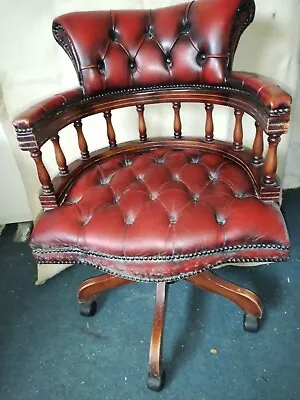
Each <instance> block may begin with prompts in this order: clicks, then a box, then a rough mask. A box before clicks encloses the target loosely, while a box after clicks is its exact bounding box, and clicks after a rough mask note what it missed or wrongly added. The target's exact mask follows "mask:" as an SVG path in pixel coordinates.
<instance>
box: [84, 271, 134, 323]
mask: <svg viewBox="0 0 300 400" xmlns="http://www.w3.org/2000/svg"><path fill="white" fill-rule="evenodd" d="M133 282H134V281H130V280H128V279H124V278H121V277H119V276H114V275H109V274H105V275H100V276H96V277H94V278H90V279H87V280H86V281H84V282H82V284H81V285H80V286H79V289H78V295H77V296H78V301H79V304H80V314H81V315H83V316H85V317H90V316H92V315H94V314H95V312H96V309H97V304H96V301H95V298H96V296H98V295H99V294H100V293H102V292H105V291H106V290H109V289H113V288H115V287H118V286H123V285H127V284H129V283H133Z"/></svg>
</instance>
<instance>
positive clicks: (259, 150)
mask: <svg viewBox="0 0 300 400" xmlns="http://www.w3.org/2000/svg"><path fill="white" fill-rule="evenodd" d="M255 126H256V135H255V139H254V142H253V147H252V164H254V165H260V164H261V163H262V162H263V151H264V138H263V134H264V132H263V129H262V127H261V126H260V125H259V123H258V122H255Z"/></svg>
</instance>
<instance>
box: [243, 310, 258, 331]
mask: <svg viewBox="0 0 300 400" xmlns="http://www.w3.org/2000/svg"><path fill="white" fill-rule="evenodd" d="M243 326H244V330H245V331H246V332H257V331H258V328H259V318H257V317H254V316H253V315H249V314H248V315H247V314H245V315H244V323H243Z"/></svg>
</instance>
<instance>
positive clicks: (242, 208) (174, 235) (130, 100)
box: [13, 0, 291, 391]
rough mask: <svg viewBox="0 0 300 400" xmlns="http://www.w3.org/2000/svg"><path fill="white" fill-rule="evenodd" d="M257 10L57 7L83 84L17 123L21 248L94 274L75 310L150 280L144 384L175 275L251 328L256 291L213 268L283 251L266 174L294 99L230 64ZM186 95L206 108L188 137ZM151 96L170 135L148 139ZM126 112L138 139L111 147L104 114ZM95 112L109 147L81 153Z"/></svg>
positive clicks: (276, 256)
mask: <svg viewBox="0 0 300 400" xmlns="http://www.w3.org/2000/svg"><path fill="white" fill-rule="evenodd" d="M254 13H255V4H254V1H253V0H196V1H192V2H190V3H185V4H180V5H175V6H170V7H165V8H160V9H155V10H122V11H92V12H74V13H69V14H65V15H62V16H60V17H58V18H56V19H55V20H54V22H53V34H54V38H55V40H56V41H57V42H58V44H59V45H60V46H61V47H62V48H63V49H64V50H65V52H66V53H67V55H68V56H69V58H70V59H71V61H72V63H73V65H74V67H75V69H76V72H77V76H78V80H79V86H78V87H76V88H74V89H71V90H68V91H65V92H62V93H60V94H56V95H54V96H53V97H51V98H49V99H46V100H44V101H41V102H40V103H38V104H36V105H34V106H33V107H31V108H29V109H28V110H27V111H25V112H24V113H22V114H20V115H19V116H18V117H16V119H15V121H14V123H13V124H14V127H15V131H16V134H17V138H18V140H19V144H20V147H21V149H22V150H25V151H29V153H30V155H31V157H32V158H33V160H34V162H35V164H36V167H37V173H38V177H39V180H40V182H41V186H42V189H41V192H40V195H39V199H40V202H41V205H42V208H43V210H44V212H43V214H42V215H41V216H40V217H39V219H38V220H37V222H36V224H35V227H34V229H33V232H32V235H31V242H30V244H31V247H32V251H33V256H34V258H35V260H36V262H37V263H40V264H42V263H47V264H49V263H55V264H58V263H59V264H63V263H66V264H75V263H76V264H78V263H80V264H87V265H91V266H93V267H95V268H97V269H98V270H99V276H97V277H93V278H91V279H88V280H86V281H85V282H83V283H82V284H81V286H80V287H79V291H78V300H79V303H80V307H81V314H83V315H86V316H91V315H93V314H94V313H95V311H96V302H95V299H96V296H98V295H99V294H100V293H102V292H104V291H106V290H109V289H112V288H116V287H118V286H122V285H127V284H129V283H133V282H136V281H140V282H146V283H155V284H156V304H155V315H154V323H153V331H152V336H151V343H150V356H149V374H148V387H149V389H152V390H156V391H158V390H160V389H161V388H162V386H163V382H164V372H163V368H162V363H161V359H162V357H161V346H162V333H163V322H164V309H165V301H166V289H167V286H168V284H170V283H173V282H176V281H178V280H181V279H185V280H186V281H188V282H190V283H191V284H193V285H195V286H197V287H198V288H200V289H203V290H205V291H209V292H213V293H216V294H219V295H221V296H223V297H225V298H228V299H229V300H231V301H233V302H234V303H236V304H237V305H238V306H239V307H240V308H241V309H242V311H243V313H244V323H243V324H244V328H245V330H247V331H257V330H258V322H259V320H260V319H261V318H262V315H263V310H262V304H261V301H260V300H259V298H258V297H257V295H256V294H254V293H253V292H251V291H249V290H247V289H244V288H241V287H238V286H237V285H235V284H233V283H230V282H227V281H225V280H224V279H221V278H220V277H218V276H217V275H216V274H215V272H214V271H215V269H217V268H220V267H221V266H224V265H228V264H230V265H235V264H236V265H240V264H243V263H244V264H246V265H247V263H249V265H253V264H257V263H270V262H277V261H283V260H286V259H287V258H288V256H289V245H290V242H289V237H288V233H287V229H286V226H285V222H284V219H283V217H282V214H281V211H280V203H281V187H280V184H279V182H278V179H277V177H276V169H277V146H278V144H279V142H280V138H281V135H284V134H286V132H287V129H288V123H289V118H290V105H291V97H290V96H289V94H287V93H286V92H285V91H283V90H282V89H281V88H280V87H279V86H277V85H276V84H274V83H272V82H271V81H270V80H267V79H265V78H263V77H261V76H258V75H254V74H251V73H246V72H232V64H233V59H234V54H235V50H236V48H237V45H238V42H239V39H240V36H241V34H242V33H243V31H244V30H245V29H246V28H247V26H248V25H249V24H250V23H251V22H252V20H253V18H254ZM253 56H254V54H253ZM183 102H194V103H203V104H204V107H205V110H206V113H205V114H204V115H205V116H206V117H205V118H206V121H205V122H204V121H203V122H204V123H203V128H202V127H200V125H199V129H197V131H196V132H190V134H193V136H183V135H182V124H181V115H180V107H181V103H183ZM154 103H171V104H172V106H173V110H174V126H173V131H174V135H173V133H172V135H171V136H169V137H151V138H148V137H147V128H146V127H147V124H146V121H145V119H147V118H144V107H145V106H146V105H148V104H154ZM214 105H222V106H228V107H231V108H232V109H233V112H234V116H235V120H234V121H235V127H234V131H233V140H232V141H231V142H230V143H229V142H224V141H220V140H217V139H216V138H215V137H214V123H213V109H214ZM133 106H134V107H136V111H137V126H136V131H137V132H138V133H139V138H138V140H135V141H130V142H126V143H122V144H117V141H116V135H115V130H114V127H113V122H112V110H114V109H118V108H122V107H133ZM199 107H200V104H199ZM95 113H103V115H104V118H105V120H106V125H107V137H108V144H109V146H108V147H106V148H103V149H100V150H98V151H95V152H92V153H90V152H89V150H88V146H87V143H86V139H85V136H84V132H83V129H82V119H83V118H85V117H88V116H90V115H92V114H95ZM244 113H246V114H248V115H250V116H251V117H252V118H253V146H252V148H251V149H250V148H247V147H245V146H244V145H243V125H242V120H243V115H244ZM198 117H199V116H198V115H195V118H196V119H197V118H198ZM200 122H201V121H200V119H199V123H200ZM69 124H73V125H74V127H75V130H74V132H75V131H76V133H77V138H78V145H79V150H80V154H81V157H80V158H79V159H77V160H76V161H74V162H72V163H70V165H68V164H67V162H66V158H65V155H64V153H63V151H62V148H61V146H60V141H59V131H60V130H61V129H62V128H64V127H66V126H67V125H69ZM171 129H172V128H171V127H170V130H171ZM96 134H97V135H98V134H99V133H98V132H97V133H96ZM264 135H266V138H267V141H266V143H267V147H266V151H265V152H264ZM49 140H50V141H52V143H53V146H54V151H55V155H56V161H57V166H58V171H59V173H58V175H57V176H55V177H54V179H51V178H50V175H49V173H48V171H47V169H46V167H45V165H44V163H43V160H42V147H43V145H44V144H45V143H46V142H47V141H49ZM76 140H77V139H76ZM264 154H265V157H264ZM100 273H101V274H100Z"/></svg>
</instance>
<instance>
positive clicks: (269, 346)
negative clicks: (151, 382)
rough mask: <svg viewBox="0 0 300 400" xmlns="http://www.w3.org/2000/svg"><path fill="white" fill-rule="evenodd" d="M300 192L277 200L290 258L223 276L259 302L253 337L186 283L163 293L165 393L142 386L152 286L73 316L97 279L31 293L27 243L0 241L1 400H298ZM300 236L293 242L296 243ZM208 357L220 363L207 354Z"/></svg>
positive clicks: (76, 271)
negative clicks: (85, 286) (81, 294)
mask: <svg viewBox="0 0 300 400" xmlns="http://www.w3.org/2000/svg"><path fill="white" fill-rule="evenodd" d="M299 204H300V190H294V191H287V192H285V194H284V206H283V209H284V213H285V216H286V219H287V223H288V227H289V230H290V235H291V239H292V244H293V250H292V256H291V258H290V260H289V261H288V262H286V263H282V264H273V265H270V266H266V267H255V268H252V269H243V268H227V269H223V270H222V271H219V273H220V275H222V276H224V277H227V278H228V279H231V280H232V281H234V282H236V283H239V284H241V285H244V286H245V287H248V288H250V289H252V290H255V291H256V292H257V293H258V294H259V295H260V296H261V298H262V300H263V302H264V305H265V318H264V321H263V324H262V328H261V330H260V332H259V333H257V334H253V333H246V332H244V331H243V330H242V313H241V312H240V310H239V309H238V308H237V307H236V306H235V305H233V304H232V303H231V302H229V301H227V300H225V299H223V298H221V297H218V296H215V295H212V294H207V293H202V292H201V291H200V290H198V289H196V288H193V287H192V286H191V285H187V284H186V283H185V282H180V283H176V284H175V285H171V286H170V290H169V302H168V310H167V318H166V327H165V328H166V329H165V342H164V364H165V368H166V373H167V378H166V385H165V388H164V390H163V391H162V392H160V393H152V392H150V391H148V390H147V389H146V388H145V385H146V376H147V362H148V350H149V338H150V331H151V327H152V317H153V314H152V313H153V306H154V293H155V287H154V285H149V284H135V285H131V286H127V287H126V286H125V287H123V288H120V289H117V290H115V291H112V292H110V293H109V294H108V295H105V297H103V298H102V299H99V302H98V304H99V311H98V313H97V314H96V316H95V317H93V318H84V317H80V316H79V313H78V308H77V302H76V290H77V287H78V285H79V284H80V283H81V281H83V280H84V279H86V278H88V277H90V276H92V275H95V274H96V273H97V271H94V270H93V269H92V268H90V267H84V266H74V267H72V268H70V269H68V270H66V271H65V272H63V273H61V274H60V275H59V276H58V277H55V278H53V279H52V280H50V281H49V282H47V283H46V284H44V285H42V286H39V287H36V286H35V285H34V281H35V279H36V276H35V275H36V268H35V265H34V262H33V259H32V257H31V254H30V250H29V247H28V245H27V244H16V243H13V242H12V236H13V229H14V227H13V226H9V227H6V228H5V231H4V234H2V235H1V237H0V268H1V278H0V279H1V281H0V305H1V309H0V317H1V320H0V399H1V400H18V399H22V400H48V399H49V400H77V399H80V400H90V399H93V400H94V399H99V400H118V399H120V400H121V399H122V400H140V399H143V400H146V399H165V400H169V399H170V400H171V399H172V400H173V399H174V400H177V399H178V400H181V399H182V400H190V399H192V400H227V399H234V400H237V399H238V400H299V399H300V379H299V377H300V313H299V310H300V284H299V283H300V272H299V268H300V207H299ZM298 238H299V239H298ZM211 349H215V350H216V351H213V352H214V353H216V354H212V353H211Z"/></svg>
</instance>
